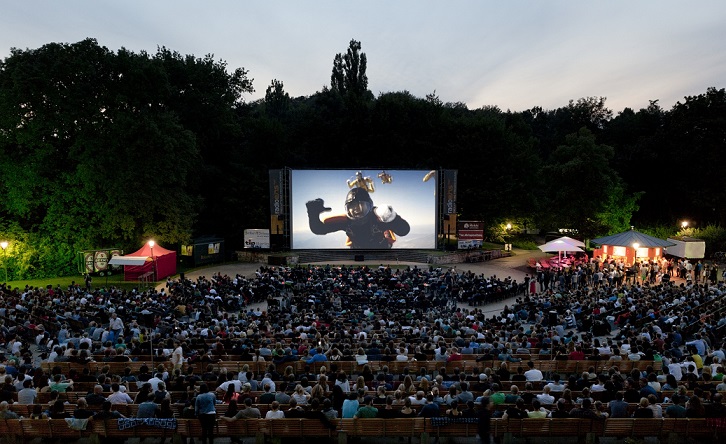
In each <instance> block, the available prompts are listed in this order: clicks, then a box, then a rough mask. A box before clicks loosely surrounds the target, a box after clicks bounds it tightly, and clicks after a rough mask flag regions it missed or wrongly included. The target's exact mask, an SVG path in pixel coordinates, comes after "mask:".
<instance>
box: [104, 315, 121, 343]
mask: <svg viewBox="0 0 726 444" xmlns="http://www.w3.org/2000/svg"><path fill="white" fill-rule="evenodd" d="M108 328H109V329H110V330H111V333H112V334H113V337H110V338H108V340H109V341H111V343H115V342H116V339H118V338H120V337H122V336H123V333H124V322H123V321H122V320H121V318H119V317H118V315H117V314H116V313H112V314H111V319H109V321H108Z"/></svg>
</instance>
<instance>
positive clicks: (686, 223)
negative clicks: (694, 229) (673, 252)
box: [681, 220, 688, 230]
mask: <svg viewBox="0 0 726 444" xmlns="http://www.w3.org/2000/svg"><path fill="white" fill-rule="evenodd" d="M681 228H683V229H684V230H685V229H686V228H688V221H687V220H684V221H683V222H681Z"/></svg>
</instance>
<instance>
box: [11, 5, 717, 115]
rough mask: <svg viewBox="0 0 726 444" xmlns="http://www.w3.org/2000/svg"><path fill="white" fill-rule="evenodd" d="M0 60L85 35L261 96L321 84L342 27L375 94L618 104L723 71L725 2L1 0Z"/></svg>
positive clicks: (676, 93)
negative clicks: (159, 55)
mask: <svg viewBox="0 0 726 444" xmlns="http://www.w3.org/2000/svg"><path fill="white" fill-rule="evenodd" d="M0 2H1V3H0V6H2V11H3V14H2V15H0V57H6V56H7V55H8V54H9V50H10V48H11V47H19V48H22V49H25V48H37V47H40V46H42V45H43V44H46V43H49V42H76V41H79V40H82V39H84V38H86V37H93V38H96V39H97V40H98V41H99V43H100V44H101V45H104V46H106V47H108V48H109V49H110V50H113V51H115V50H118V49H119V48H120V47H126V48H128V49H130V50H132V51H140V50H146V51H149V52H154V51H155V50H156V47H157V46H166V47H167V48H169V49H172V50H176V51H178V52H180V53H182V54H194V55H195V56H198V57H201V56H204V55H206V54H208V53H213V54H215V57H216V58H218V59H223V60H225V61H227V62H228V64H229V66H230V68H237V67H244V68H245V69H247V70H248V71H249V75H250V77H251V78H254V79H255V83H254V86H255V89H256V92H255V93H254V94H252V95H251V96H248V97H246V99H247V100H255V99H257V98H260V97H262V96H263V95H264V91H265V88H266V87H267V86H268V85H269V84H270V82H271V80H272V79H278V80H281V81H283V82H284V84H285V89H286V90H287V91H288V92H289V93H290V94H291V95H293V96H300V95H306V96H307V95H311V94H313V93H315V92H316V91H319V90H320V89H321V88H322V87H323V85H327V84H329V82H330V71H331V68H332V60H333V56H334V55H335V54H336V53H338V52H344V51H345V50H346V48H347V45H348V42H349V41H350V39H351V38H355V39H357V40H360V41H361V42H362V44H363V51H364V52H366V54H367V56H368V61H369V65H368V77H369V80H370V82H369V87H370V89H371V90H372V91H373V92H374V94H379V93H385V92H392V91H402V90H408V91H410V92H411V93H412V94H414V95H415V96H418V97H423V96H424V95H426V94H429V93H432V92H433V91H434V90H435V91H436V93H437V94H438V96H439V97H440V99H441V100H442V101H444V102H464V103H466V104H467V105H468V106H469V108H478V107H481V106H484V105H496V106H499V107H500V108H502V109H505V110H506V109H511V110H514V111H521V110H524V109H528V108H531V107H533V106H542V107H544V108H547V109H551V108H556V107H559V106H564V105H566V104H567V102H568V101H569V100H570V99H575V100H576V99H578V98H580V97H587V96H605V97H607V98H608V101H607V104H608V106H609V107H610V108H611V109H613V110H615V111H616V112H617V111H620V110H622V109H623V108H625V107H631V108H635V109H639V108H641V107H644V106H647V104H648V100H653V99H660V102H661V105H662V106H664V107H665V108H669V107H670V106H672V105H673V104H674V103H675V102H676V101H678V100H682V98H683V96H686V95H693V94H700V93H703V92H705V90H706V88H707V87H709V86H715V87H719V88H721V87H724V86H725V85H724V84H723V82H724V79H726V50H725V49H726V48H724V42H726V31H725V29H726V27H724V26H723V23H725V22H726V2H723V1H721V0H719V1H700V2H689V3H686V2H681V1H638V2H633V1H625V0H615V1H608V2H596V3H595V2H571V1H556V0H554V1H534V0H532V1H517V0H514V1H473V0H471V1H451V2H439V1H414V0H405V1H383V0H370V1H366V2H339V1H332V0H326V1H299V0H298V1H293V0H287V1H272V2H271V1H244V2H240V1H232V0H227V1H212V2H204V3H201V2H192V1H171V0H158V1H140V0H127V1H123V2H111V1H91V0H84V1H70V2H58V1H51V0H41V1H28V2H15V1H10V0H0Z"/></svg>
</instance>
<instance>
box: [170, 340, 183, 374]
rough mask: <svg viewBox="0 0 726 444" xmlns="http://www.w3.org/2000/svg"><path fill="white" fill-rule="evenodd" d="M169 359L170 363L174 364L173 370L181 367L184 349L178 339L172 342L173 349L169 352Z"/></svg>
mask: <svg viewBox="0 0 726 444" xmlns="http://www.w3.org/2000/svg"><path fill="white" fill-rule="evenodd" d="M170 361H171V363H172V365H174V370H178V369H181V367H182V364H183V363H184V350H183V349H182V346H181V344H180V343H179V341H175V342H174V351H173V352H171V359H170Z"/></svg>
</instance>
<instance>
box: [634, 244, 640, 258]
mask: <svg viewBox="0 0 726 444" xmlns="http://www.w3.org/2000/svg"><path fill="white" fill-rule="evenodd" d="M638 248H640V244H639V243H637V242H635V243H634V244H633V250H635V256H633V263H636V262H638Z"/></svg>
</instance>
